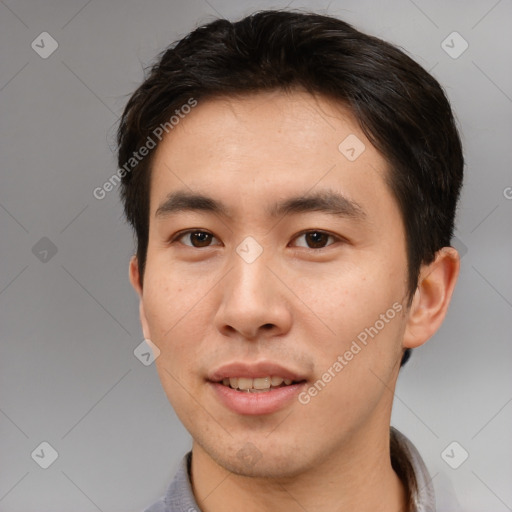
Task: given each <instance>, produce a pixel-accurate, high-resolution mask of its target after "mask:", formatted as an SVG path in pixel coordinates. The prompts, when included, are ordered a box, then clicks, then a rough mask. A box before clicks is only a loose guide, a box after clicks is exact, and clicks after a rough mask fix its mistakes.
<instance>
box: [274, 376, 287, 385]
mask: <svg viewBox="0 0 512 512" xmlns="http://www.w3.org/2000/svg"><path fill="white" fill-rule="evenodd" d="M283 381H284V379H282V378H281V377H275V376H274V377H272V379H271V382H272V386H280V385H281V384H282V383H283Z"/></svg>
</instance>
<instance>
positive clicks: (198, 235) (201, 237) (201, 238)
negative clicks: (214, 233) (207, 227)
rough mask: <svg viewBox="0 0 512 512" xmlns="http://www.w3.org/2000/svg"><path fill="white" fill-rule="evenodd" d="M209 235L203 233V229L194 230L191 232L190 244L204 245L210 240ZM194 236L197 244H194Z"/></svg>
mask: <svg viewBox="0 0 512 512" xmlns="http://www.w3.org/2000/svg"><path fill="white" fill-rule="evenodd" d="M210 237H211V235H210V234H209V233H205V232H204V231H196V232H195V233H192V244H193V245H194V246H195V247H205V246H207V245H208V243H209V242H210ZM194 238H195V240H196V241H198V242H199V244H194Z"/></svg>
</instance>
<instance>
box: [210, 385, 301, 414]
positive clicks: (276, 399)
mask: <svg viewBox="0 0 512 512" xmlns="http://www.w3.org/2000/svg"><path fill="white" fill-rule="evenodd" d="M208 385H209V386H210V387H211V388H212V390H213V392H214V393H215V395H216V396H217V398H218V399H219V401H220V402H221V403H222V404H223V405H224V406H225V407H227V408H228V409H230V410H231V411H233V412H235V413H237V414H244V415H248V416H249V415H250V416H255V415H261V414H271V413H273V412H277V411H279V410H280V409H284V408H285V407H286V406H287V405H289V404H290V403H292V402H296V401H297V395H298V394H299V393H300V392H301V390H302V389H303V388H304V386H305V385H306V382H298V383H296V384H290V385H289V386H283V387H280V388H275V389H271V390H270V391H265V392H262V393H250V392H245V391H237V390H236V389H232V388H230V387H229V386H224V385H223V384H221V383H219V382H208Z"/></svg>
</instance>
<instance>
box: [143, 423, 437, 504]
mask: <svg viewBox="0 0 512 512" xmlns="http://www.w3.org/2000/svg"><path fill="white" fill-rule="evenodd" d="M392 428H393V427H392ZM393 431H394V433H395V435H396V437H397V439H398V441H399V443H400V447H401V448H402V450H404V452H405V453H406V454H407V455H408V457H409V460H410V461H411V464H412V467H413V468H414V473H415V475H416V481H417V483H418V492H417V493H416V495H415V496H414V505H415V508H414V509H413V510H412V511H411V512H436V505H435V496H434V488H433V487H432V482H431V478H430V475H429V473H428V470H427V468H426V466H425V463H424V462H423V459H422V458H421V456H420V454H419V452H418V450H417V449H416V447H415V446H414V445H413V444H412V442H411V441H410V440H409V439H407V437H405V436H404V435H403V434H402V433H401V432H399V431H398V430H396V429H395V428H393ZM191 453H192V452H188V453H187V454H186V455H185V456H184V457H183V459H182V460H181V462H180V466H179V468H178V472H177V473H176V475H175V477H174V480H173V481H172V482H171V484H170V485H169V487H168V489H167V491H166V493H165V496H162V497H161V498H160V499H159V500H158V501H157V502H155V503H153V505H151V506H150V507H149V508H147V509H146V510H145V511H144V512H201V509H200V508H199V505H198V504H197V503H196V500H195V498H194V493H193V492H192V485H191V483H190V462H191Z"/></svg>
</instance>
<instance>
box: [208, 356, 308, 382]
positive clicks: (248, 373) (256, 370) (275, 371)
mask: <svg viewBox="0 0 512 512" xmlns="http://www.w3.org/2000/svg"><path fill="white" fill-rule="evenodd" d="M272 376H277V377H282V378H283V379H290V380H293V381H302V380H305V379H306V378H305V377H304V376H303V375H301V374H300V373H299V372H297V371H294V370H291V369H288V368H285V367H284V366H281V365H279V364H276V363H272V362H271V361H258V362H254V363H247V362H243V361H234V362H231V363H228V364H223V365H222V366H219V367H218V368H217V369H215V370H212V371H211V372H209V373H208V377H207V378H208V380H209V381H211V382H220V381H222V379H226V378H229V377H246V378H249V379H255V378H257V377H272Z"/></svg>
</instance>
